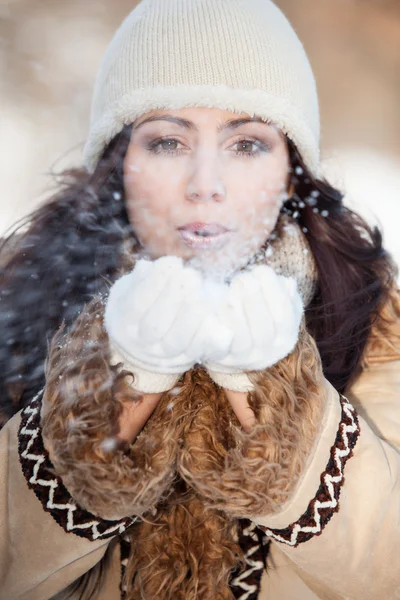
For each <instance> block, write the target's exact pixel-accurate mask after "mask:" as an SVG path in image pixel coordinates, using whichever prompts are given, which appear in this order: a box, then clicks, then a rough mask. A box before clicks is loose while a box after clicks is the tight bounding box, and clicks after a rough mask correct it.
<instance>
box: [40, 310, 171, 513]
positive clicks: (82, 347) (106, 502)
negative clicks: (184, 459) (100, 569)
mask: <svg viewBox="0 0 400 600" xmlns="http://www.w3.org/2000/svg"><path fill="white" fill-rule="evenodd" d="M103 310H104V306H103V304H102V301H101V300H99V299H96V300H94V301H92V302H91V303H90V304H89V305H88V306H87V307H86V309H85V310H84V312H83V313H82V314H81V315H80V317H79V318H78V320H77V321H76V322H75V324H74V325H73V327H72V328H71V330H70V331H69V332H68V333H67V334H66V335H63V332H59V334H57V335H56V336H55V338H54V339H53V341H52V344H51V347H50V351H49V358H48V362H47V383H46V388H45V393H44V403H43V409H42V426H43V440H44V443H45V446H46V448H47V450H48V452H49V455H50V458H51V461H52V463H53V464H54V467H55V470H56V472H57V475H58V476H59V477H61V478H62V480H63V482H64V484H65V486H66V488H67V489H68V490H69V492H70V493H71V495H72V497H73V498H74V499H75V500H76V501H77V502H78V503H79V505H80V506H81V507H83V508H85V509H86V510H88V511H90V512H92V513H93V514H95V515H99V516H101V517H102V518H105V519H111V520H114V519H120V518H122V517H126V516H131V515H136V516H138V515H142V514H143V513H146V512H149V511H151V510H153V509H154V508H155V506H156V505H157V504H158V503H159V502H160V501H162V500H163V499H165V497H166V496H168V494H169V492H170V488H171V484H172V481H173V479H174V474H175V462H176V452H177V445H176V440H177V439H178V437H179V431H177V428H176V426H175V424H174V423H172V422H171V416H169V415H168V414H167V415H165V419H164V423H163V424H160V422H159V421H157V420H151V421H150V423H148V426H147V427H145V428H144V429H143V430H142V432H141V434H140V435H139V437H138V438H137V439H136V441H135V443H134V444H133V445H132V446H130V447H128V448H121V447H118V445H117V444H116V435H117V433H118V430H119V418H120V415H121V413H122V404H123V403H124V402H133V401H138V395H137V394H136V393H135V392H134V390H133V388H132V386H131V385H130V382H131V381H132V378H131V375H130V374H129V373H127V372H126V371H122V372H120V371H119V370H118V367H110V366H109V350H108V338H107V336H106V333H105V330H104V327H103V321H102V313H103ZM139 399H140V397H139ZM123 450H125V452H124V451H123Z"/></svg>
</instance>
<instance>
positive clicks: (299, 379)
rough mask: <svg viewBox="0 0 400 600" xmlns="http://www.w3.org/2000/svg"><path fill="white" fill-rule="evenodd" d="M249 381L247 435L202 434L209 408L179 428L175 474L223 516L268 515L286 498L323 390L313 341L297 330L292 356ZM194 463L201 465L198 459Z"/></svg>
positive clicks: (309, 442) (313, 430) (237, 431)
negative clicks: (251, 419) (252, 419)
mask: <svg viewBox="0 0 400 600" xmlns="http://www.w3.org/2000/svg"><path fill="white" fill-rule="evenodd" d="M250 378H251V379H252V381H253V383H254V384H255V391H254V392H253V393H250V395H249V404H250V406H251V407H252V408H253V410H254V412H255V415H256V418H257V420H258V424H257V425H256V426H255V427H254V428H253V429H252V430H251V431H250V432H249V433H246V432H244V431H243V430H242V429H241V428H240V427H239V426H232V429H231V435H232V438H233V443H232V442H231V444H230V445H227V444H226V443H225V442H224V439H223V434H222V433H221V431H222V430H223V428H222V426H220V427H219V428H218V430H216V429H213V430H212V431H210V429H209V427H208V426H207V425H205V423H209V421H210V419H209V417H208V416H207V413H208V412H209V411H210V406H209V404H206V405H204V406H203V407H202V408H200V409H199V414H198V415H197V416H196V419H193V421H192V422H191V423H190V424H189V426H187V428H186V429H185V438H184V445H183V448H182V449H181V451H180V453H179V458H178V470H179V473H180V474H181V476H182V477H183V479H184V480H185V481H186V482H187V483H188V484H189V485H190V486H192V487H193V488H195V489H196V490H197V491H198V493H199V494H200V495H201V496H203V497H204V499H205V502H206V505H207V506H212V507H214V508H215V509H218V510H222V511H224V512H226V513H227V514H228V515H229V516H231V517H236V518H243V519H246V518H251V517H252V515H260V514H273V513H274V512H276V511H277V510H279V508H280V507H281V506H282V505H283V504H284V503H285V502H286V501H287V500H288V499H289V498H290V495H291V494H292V492H293V490H294V488H295V487H296V485H297V482H298V480H299V477H300V475H301V473H302V471H303V468H304V465H305V463H306V460H307V458H308V456H309V453H310V451H311V449H312V447H313V444H314V440H315V436H316V434H317V431H318V428H319V425H320V420H321V417H322V412H323V408H324V398H325V393H326V392H325V386H324V376H323V373H322V367H321V362H320V358H319V354H318V351H317V348H316V345H315V342H314V340H313V339H312V338H311V336H310V335H309V334H308V333H307V332H306V330H305V328H304V327H303V328H302V330H301V332H300V337H299V341H298V343H297V345H296V347H295V349H294V351H293V352H292V353H291V354H290V355H289V356H288V357H286V358H285V359H283V360H281V361H280V362H279V363H277V364H276V365H274V366H273V367H271V368H269V369H266V370H265V371H263V372H261V373H252V374H250ZM199 457H201V461H200V460H199Z"/></svg>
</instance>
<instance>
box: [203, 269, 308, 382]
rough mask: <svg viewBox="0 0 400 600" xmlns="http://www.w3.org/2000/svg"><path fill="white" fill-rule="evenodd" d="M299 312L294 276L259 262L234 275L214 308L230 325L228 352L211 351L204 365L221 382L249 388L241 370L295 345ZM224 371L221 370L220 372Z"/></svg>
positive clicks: (258, 367)
mask: <svg viewBox="0 0 400 600" xmlns="http://www.w3.org/2000/svg"><path fill="white" fill-rule="evenodd" d="M302 315H303V303H302V300H301V297H300V295H299V293H298V291H297V285H296V282H295V280H294V279H292V278H286V277H282V276H280V275H277V274H276V273H275V271H274V270H273V269H272V268H271V267H268V266H266V265H258V266H255V267H253V268H252V269H251V270H248V271H245V272H243V273H240V274H239V275H237V276H236V277H235V278H234V279H233V280H232V283H231V285H230V286H229V290H228V293H227V298H226V304H225V305H224V306H223V307H221V310H220V312H219V314H218V317H219V319H220V320H221V323H222V324H223V325H224V326H225V327H226V328H227V329H228V330H230V331H232V335H233V339H232V343H231V345H230V349H229V352H228V353H227V354H226V355H225V356H224V357H223V358H218V359H216V360H215V359H214V357H213V352H212V351H210V352H209V354H208V355H207V357H206V360H205V366H206V367H207V370H208V371H209V374H210V376H211V377H212V378H213V379H214V380H215V381H216V382H217V383H218V384H219V385H222V386H223V387H227V388H229V389H232V390H237V391H248V390H249V389H252V386H251V385H250V384H249V380H248V378H247V377H246V378H245V379H246V381H244V379H243V377H242V376H241V372H242V371H252V370H262V369H266V368H268V367H270V366H272V365H274V364H275V363H277V362H278V361H280V360H281V359H283V358H284V357H285V356H287V355H288V354H290V352H291V351H292V350H293V349H294V347H295V345H296V342H297V339H298V335H299V328H300V323H301V319H302ZM224 374H225V375H224Z"/></svg>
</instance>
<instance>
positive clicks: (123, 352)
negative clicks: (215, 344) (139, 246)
mask: <svg viewBox="0 0 400 600" xmlns="http://www.w3.org/2000/svg"><path fill="white" fill-rule="evenodd" d="M203 287H204V286H203V277H202V275H201V273H199V272H198V271H196V270H195V269H193V268H191V267H187V266H185V265H184V263H183V261H182V259H180V258H177V257H174V256H166V257H163V258H160V259H158V260H155V261H153V262H152V261H148V260H139V261H138V262H137V263H136V265H135V267H134V269H133V271H132V272H131V273H129V274H128V275H125V276H123V277H121V279H119V280H118V281H117V282H116V283H115V284H114V285H113V286H112V288H111V290H110V295H109V298H108V301H107V305H106V310H105V327H106V330H107V333H108V335H109V339H110V346H111V354H112V361H114V362H115V361H118V362H119V361H121V360H122V361H123V362H124V364H125V366H126V368H129V369H130V370H131V371H132V372H133V374H134V376H135V382H134V386H135V389H137V390H138V391H141V392H147V393H156V392H163V391H167V390H169V389H171V388H172V387H174V385H175V384H176V382H177V381H178V380H179V378H180V376H181V375H182V373H184V372H185V371H187V370H189V369H191V368H192V367H193V365H194V364H195V362H197V361H198V360H199V357H200V356H201V355H202V352H203V345H204V342H203V334H202V329H204V325H205V318H206V307H205V304H204V302H201V300H200V299H201V296H202V293H203ZM202 325H203V327H202ZM225 351H226V349H225Z"/></svg>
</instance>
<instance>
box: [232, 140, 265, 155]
mask: <svg viewBox="0 0 400 600" xmlns="http://www.w3.org/2000/svg"><path fill="white" fill-rule="evenodd" d="M234 146H238V147H239V149H238V150H236V154H237V155H239V156H248V157H250V158H252V157H255V156H259V155H260V154H261V153H262V152H267V151H268V150H269V147H268V145H267V144H264V142H261V141H260V140H252V139H247V138H246V139H242V140H239V141H237V142H236V143H235V144H234ZM246 148H248V149H249V150H246ZM252 148H253V149H252ZM254 148H256V150H254Z"/></svg>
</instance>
